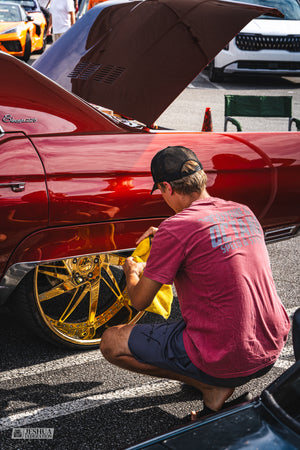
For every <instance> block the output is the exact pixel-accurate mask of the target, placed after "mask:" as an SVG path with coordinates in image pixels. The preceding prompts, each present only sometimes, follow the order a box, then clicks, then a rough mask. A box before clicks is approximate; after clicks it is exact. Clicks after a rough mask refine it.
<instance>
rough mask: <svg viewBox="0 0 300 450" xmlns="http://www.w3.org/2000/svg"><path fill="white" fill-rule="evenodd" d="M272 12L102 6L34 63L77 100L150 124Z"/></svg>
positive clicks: (219, 1)
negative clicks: (236, 39)
mask: <svg viewBox="0 0 300 450" xmlns="http://www.w3.org/2000/svg"><path fill="white" fill-rule="evenodd" d="M268 12H269V13H270V14H273V15H279V14H280V13H278V11H277V10H275V9H271V8H264V7H261V6H255V5H248V4H244V3H236V2H230V1H224V0H144V1H120V0H114V1H108V2H105V3H102V4H101V5H98V6H95V7H94V8H92V9H91V10H90V11H89V12H88V13H87V14H85V15H84V16H83V17H82V18H81V19H80V20H79V21H78V22H77V23H76V24H75V25H74V26H73V27H72V28H70V30H69V31H68V32H67V33H65V34H64V35H63V36H62V37H61V38H60V39H59V40H58V41H57V42H56V43H55V44H53V45H52V46H51V47H50V48H49V50H48V51H47V52H46V53H45V54H44V55H43V56H42V57H40V58H39V60H37V61H36V63H35V64H34V68H35V69H37V70H38V71H40V72H42V73H43V74H45V75H47V76H48V77H49V78H51V79H52V80H54V81H56V82H58V83H59V84H60V85H61V86H63V87H65V88H66V89H67V90H69V91H71V92H73V93H75V94H77V95H78V96H80V97H82V98H83V99H85V100H87V101H89V102H91V103H94V104H97V105H101V106H104V107H106V108H109V109H112V110H113V111H115V112H118V113H119V114H122V115H125V116H127V117H131V118H134V119H136V120H138V121H140V122H142V123H144V124H147V125H150V124H152V123H153V121H154V120H156V119H157V118H158V117H159V116H160V114H161V113H162V112H163V111H164V110H165V109H166V108H167V107H168V106H169V104H170V103H172V101H173V100H174V99H175V98H176V97H177V96H178V95H179V94H180V92H181V91H182V90H183V89H184V88H185V87H186V86H187V85H188V84H189V83H190V82H191V81H192V80H193V79H194V78H195V76H197V75H198V73H199V72H201V70H202V69H203V68H204V67H205V66H206V65H207V64H208V63H209V62H210V61H211V59H212V58H214V56H215V55H216V54H217V53H218V52H219V51H220V50H222V48H223V47H224V46H225V44H226V43H227V42H229V41H230V40H231V39H232V38H233V37H234V36H235V35H236V34H237V33H238V32H239V31H240V30H241V29H242V28H243V27H244V26H245V25H246V24H247V23H248V22H249V21H250V20H252V19H253V18H255V17H257V16H259V15H261V14H263V13H264V14H265V13H268Z"/></svg>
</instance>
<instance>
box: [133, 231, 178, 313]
mask: <svg viewBox="0 0 300 450" xmlns="http://www.w3.org/2000/svg"><path fill="white" fill-rule="evenodd" d="M150 249H151V242H150V238H146V239H144V240H143V241H142V242H140V243H139V245H138V246H137V248H136V249H135V250H134V252H133V253H132V255H131V256H133V257H134V260H135V261H136V262H145V261H147V259H148V256H149V254H150ZM172 301H173V292H172V286H171V285H170V284H163V285H162V287H161V288H160V290H159V291H158V293H157V294H156V296H155V297H154V299H153V302H152V303H151V305H150V306H149V307H148V308H147V309H146V311H149V312H152V313H155V314H160V315H161V316H163V317H164V318H165V319H167V318H168V317H169V315H170V312H171V306H172Z"/></svg>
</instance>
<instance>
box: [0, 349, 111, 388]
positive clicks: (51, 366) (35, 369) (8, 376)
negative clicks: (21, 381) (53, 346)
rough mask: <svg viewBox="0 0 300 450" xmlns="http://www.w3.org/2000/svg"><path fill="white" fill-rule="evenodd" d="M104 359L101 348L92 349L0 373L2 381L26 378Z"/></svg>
mask: <svg viewBox="0 0 300 450" xmlns="http://www.w3.org/2000/svg"><path fill="white" fill-rule="evenodd" d="M100 359H103V356H102V354H101V352H100V350H91V351H88V352H87V353H83V354H81V353H77V354H75V355H71V356H66V357H65V358H60V359H56V360H54V361H47V362H45V363H41V364H36V365H34V366H29V367H20V368H19V369H13V370H8V371H6V372H2V373H0V382H1V381H7V380H12V379H14V378H24V377H30V376H33V375H38V374H40V373H44V372H50V371H52V370H59V369H63V368H65V367H70V366H77V365H80V364H85V363H88V362H91V361H96V360H100Z"/></svg>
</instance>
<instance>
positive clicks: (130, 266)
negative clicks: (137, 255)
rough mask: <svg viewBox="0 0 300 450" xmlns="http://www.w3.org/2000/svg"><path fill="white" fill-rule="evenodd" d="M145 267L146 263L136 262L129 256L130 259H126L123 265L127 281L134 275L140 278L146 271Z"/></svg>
mask: <svg viewBox="0 0 300 450" xmlns="http://www.w3.org/2000/svg"><path fill="white" fill-rule="evenodd" d="M145 266H146V263H145V262H136V261H135V260H134V258H133V257H132V256H129V258H127V259H126V261H125V263H124V265H123V270H124V272H125V276H126V279H127V278H129V276H130V275H131V274H132V273H134V274H136V275H137V276H138V277H139V276H140V275H141V273H142V272H143V270H144V269H145Z"/></svg>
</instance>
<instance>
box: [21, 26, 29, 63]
mask: <svg viewBox="0 0 300 450" xmlns="http://www.w3.org/2000/svg"><path fill="white" fill-rule="evenodd" d="M30 55H31V38H30V34H29V33H27V34H26V41H25V48H24V55H23V58H22V59H23V61H25V62H27V61H28V60H29V58H30Z"/></svg>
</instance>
